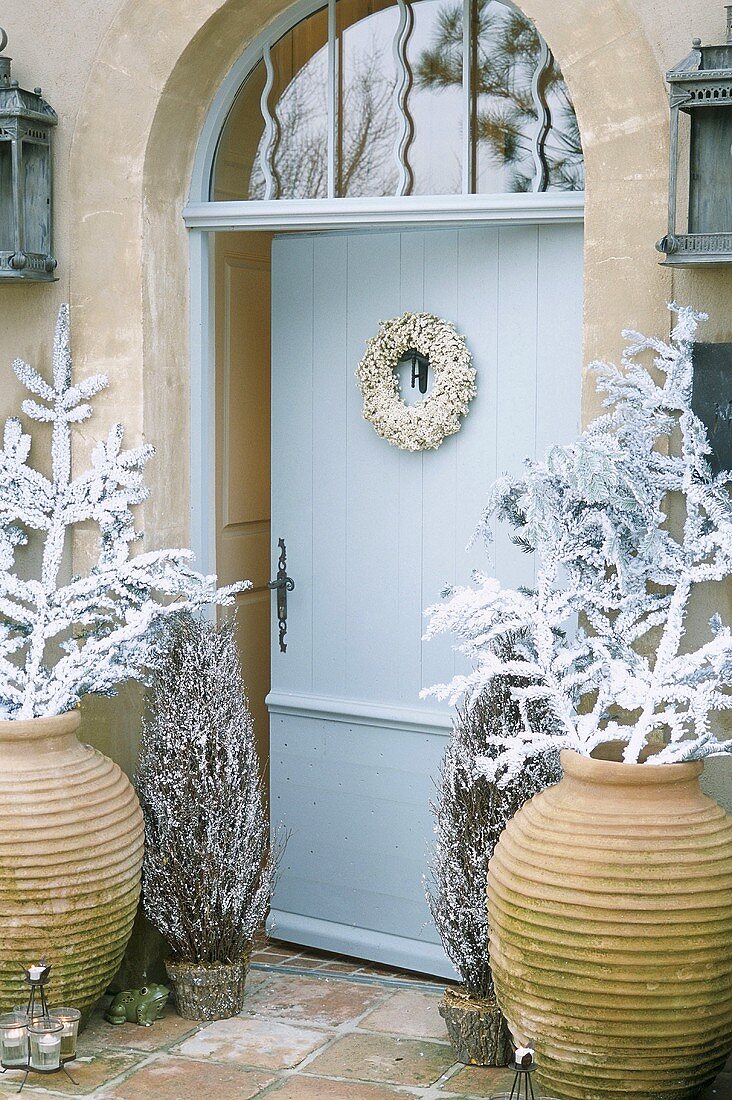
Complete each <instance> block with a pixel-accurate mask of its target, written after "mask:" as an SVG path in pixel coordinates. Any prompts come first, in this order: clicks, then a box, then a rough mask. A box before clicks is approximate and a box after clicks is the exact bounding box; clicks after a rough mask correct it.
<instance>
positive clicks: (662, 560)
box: [428, 306, 732, 782]
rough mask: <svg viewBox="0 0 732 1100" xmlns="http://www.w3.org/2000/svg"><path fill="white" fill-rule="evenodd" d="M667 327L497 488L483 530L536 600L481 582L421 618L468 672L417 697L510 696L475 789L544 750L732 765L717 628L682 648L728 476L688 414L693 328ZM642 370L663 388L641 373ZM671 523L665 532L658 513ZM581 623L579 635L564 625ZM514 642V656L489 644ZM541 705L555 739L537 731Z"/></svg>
mask: <svg viewBox="0 0 732 1100" xmlns="http://www.w3.org/2000/svg"><path fill="white" fill-rule="evenodd" d="M671 308H672V309H673V310H674V311H676V312H677V313H678V319H677V323H676V325H675V327H674V329H673V332H672V335H671V339H670V340H669V341H668V342H666V341H663V340H660V339H654V338H646V337H644V336H640V335H638V334H637V333H633V332H627V333H625V334H624V335H625V337H626V339H627V340H628V347H627V348H626V351H625V353H624V356H623V367H624V370H619V369H618V368H616V367H614V366H611V365H608V364H604V363H596V364H594V365H593V366H594V369H595V371H596V372H597V375H598V382H597V385H598V389H599V390H600V391H601V392H604V394H605V399H604V405H605V407H607V408H608V409H609V410H610V411H609V412H608V413H607V414H606V415H604V416H602V417H600V418H599V419H597V420H596V421H594V422H593V423H592V424H590V425H589V427H588V428H587V429H586V430H585V431H584V432H583V433H582V435H581V436H580V437H579V439H578V440H577V442H575V443H572V444H570V445H568V446H564V447H554V448H552V449H551V450H550V451H549V453H548V455H547V457H546V459H545V460H544V461H543V462H530V461H529V462H527V464H526V472H525V473H524V475H523V476H522V477H516V478H512V477H504V478H502V479H500V480H499V481H498V482H497V483H496V484H495V486H494V487H493V489H492V491H491V494H490V497H489V503H488V507H487V509H486V511H485V514H484V516H483V521H482V528H483V531H484V533H485V534H486V535H489V532H490V527H491V524H492V521H493V519H494V517H497V518H498V519H501V520H507V521H508V522H509V523H510V524H511V525H512V526H513V527H514V529H515V538H516V540H517V541H518V542H520V544H521V545H523V546H524V547H525V548H526V549H527V550H530V551H535V552H536V554H537V557H538V567H537V577H536V588H535V590H533V591H514V590H512V589H507V588H503V587H501V585H500V583H499V582H498V581H497V580H496V579H495V578H492V577H489V576H484V575H476V577H475V581H476V583H475V586H474V587H463V588H454V589H451V590H450V591H449V592H448V593H447V598H446V600H445V601H444V602H443V603H442V604H439V605H437V606H435V607H433V608H431V609H430V615H431V620H430V624H429V627H428V636H432V635H434V634H437V633H440V632H443V631H449V632H453V633H454V634H455V635H457V638H458V640H459V641H458V648H459V649H460V650H461V651H462V652H463V653H464V654H466V656H467V657H468V658H469V659H470V661H471V662H472V665H473V669H472V672H471V673H469V674H468V675H465V676H458V677H456V678H455V679H454V680H453V681H452V682H451V683H450V684H447V685H440V686H438V687H436V688H433V689H430V691H431V692H433V693H434V694H436V695H438V696H439V697H441V698H450V699H451V700H453V701H457V700H458V699H460V698H466V699H467V700H468V701H470V700H472V699H474V698H475V697H476V696H477V695H479V694H480V693H481V692H482V691H483V690H484V689H485V688H486V686H487V685H489V684H490V683H491V681H492V680H493V678H494V677H495V676H497V675H502V676H503V675H510V676H512V677H514V678H517V679H518V681H519V684H520V685H521V686H516V687H514V688H513V695H514V698H515V699H516V701H517V703H518V706H519V708H520V712H521V725H520V728H519V730H518V731H516V733H512V734H510V735H509V736H506V735H505V734H504V733H500V734H498V735H496V736H495V737H492V738H491V739H490V743H491V745H492V747H493V748H494V749H496V750H497V752H496V754H495V756H494V757H491V758H488V757H487V756H486V757H485V758H483V762H482V766H483V768H484V769H485V771H486V773H487V774H488V775H496V774H499V773H500V776H501V782H508V781H509V780H510V779H511V777H512V776H514V775H516V774H517V773H518V771H520V769H521V768H522V767H523V765H524V763H525V761H526V759H527V758H529V757H531V756H534V755H536V754H537V753H542V752H545V751H547V750H550V749H557V748H571V749H575V750H576V751H577V752H580V753H583V754H585V755H589V754H590V753H591V752H592V751H593V749H595V748H596V747H597V746H599V745H600V744H602V743H604V742H609V741H619V742H621V743H622V744H623V745H624V751H623V759H624V760H625V761H626V762H627V763H635V762H637V761H638V760H639V759H640V758H641V756H642V754H643V752H644V750H645V749H647V748H648V747H649V746H652V748H653V750H654V751H653V752H651V753H650V755H649V756H648V763H650V764H662V763H670V762H676V761H684V760H690V759H697V760H698V759H702V758H703V757H706V756H712V755H715V754H720V753H729V752H732V739H727V738H725V737H724V736H719V735H718V733H717V732H716V731H715V729H714V727H713V724H712V719H713V716H714V715H715V714H719V713H721V712H724V711H727V710H729V709H730V707H731V706H732V693H731V692H730V690H729V685H730V682H731V679H732V634H731V633H730V629H729V627H728V626H727V625H723V623H722V621H721V618H720V616H719V615H714V616H713V617H712V619H711V621H710V623H709V635H708V637H707V638H706V639H705V640H704V641H703V642H702V644H701V645H699V646H698V647H697V648H693V647H692V646H691V645H690V643H689V639H688V637H686V620H687V616H688V612H689V603H690V600H691V598H692V594H693V592H694V590H695V588H696V587H697V586H698V585H700V584H706V583H708V582H710V581H722V580H724V578H726V577H728V576H729V575H730V573H731V572H732V510H731V507H730V497H729V492H728V485H729V476H730V475H729V474H728V473H726V472H724V473H721V474H719V475H716V476H715V475H714V474H713V473H712V471H711V468H710V465H709V462H708V455H709V453H710V447H709V442H708V439H707V434H706V430H705V428H704V425H703V423H702V422H701V421H700V420H699V418H698V417H697V416H696V415H695V413H694V412H693V410H692V408H691V395H692V381H693V365H692V352H693V342H694V338H695V334H696V330H697V324H698V321H699V320H700V319H702V317H703V315H702V314H697V313H694V312H693V311H692V310H690V309H685V308H679V307H677V306H672V307H671ZM645 354H650V355H651V356H652V358H653V363H654V365H655V367H656V368H657V371H658V372H659V375H660V381H656V379H655V378H654V376H653V375H652V374H651V373H650V371H649V370H647V369H646V368H645V367H644V366H643V365H642V363H640V362H638V359H639V357H640V356H642V355H645ZM672 499H674V500H675V501H676V502H677V505H678V503H679V502H680V504H681V505H682V506H683V507H682V509H680V510H681V512H682V515H683V519H682V521H681V523H680V524H679V529H678V530H677V529H676V527H675V525H674V524H672V523H671V522H669V519H668V515H667V511H668V506H669V502H670V500H672ZM578 621H579V624H580V625H578V626H577V625H576V624H577V622H578ZM513 633H517V634H519V635H520V636H521V639H522V640H521V641H519V642H518V643H517V651H516V653H515V655H513V656H512V657H510V658H509V659H505V658H504V657H503V656H502V655H501V650H500V647H499V643H500V642H501V639H503V638H505V637H506V636H507V635H510V634H513ZM536 702H541V703H542V704H544V705H545V706H546V708H547V710H548V712H549V713H550V715H551V719H552V720H551V722H549V723H544V722H536V721H535V720H532V715H531V711H530V705H531V704H532V703H536Z"/></svg>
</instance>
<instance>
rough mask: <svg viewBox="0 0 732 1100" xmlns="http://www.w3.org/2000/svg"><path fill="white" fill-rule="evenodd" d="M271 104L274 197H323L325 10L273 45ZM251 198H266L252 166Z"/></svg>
mask: <svg viewBox="0 0 732 1100" xmlns="http://www.w3.org/2000/svg"><path fill="white" fill-rule="evenodd" d="M272 64H273V66H274V85H273V87H272V91H271V93H270V96H269V103H270V106H272V104H274V105H275V109H274V113H275V118H276V121H277V124H278V139H277V141H276V143H275V151H274V158H273V160H274V175H275V181H276V187H275V195H274V196H273V197H275V198H280V199H318V198H320V199H322V198H325V197H326V195H327V194H328V14H327V10H326V9H325V8H322V9H321V10H320V11H318V12H316V13H315V14H314V15H311V16H310V17H309V18H308V19H304V20H303V21H302V23H298V25H297V26H296V27H294V28H293V29H292V30H291V31H290V32H289V33H288V34H286V35H284V36H283V37H282V38H281V39H280V40H279V42H277V43H276V44H275V45H274V46H273V47H272ZM252 191H253V194H252V198H260V197H263V196H264V180H263V178H262V177H261V170H260V169H258V168H257V167H255V173H254V175H253V183H252Z"/></svg>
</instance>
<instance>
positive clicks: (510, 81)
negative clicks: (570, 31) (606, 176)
mask: <svg viewBox="0 0 732 1100" xmlns="http://www.w3.org/2000/svg"><path fill="white" fill-rule="evenodd" d="M476 7H477V33H478V38H477V43H476V58H475V65H474V70H475V71H474V74H473V80H474V88H475V94H476V96H477V109H476V139H477V144H478V150H479V151H480V147H481V145H482V146H483V147H484V148H485V150H486V151H487V152H488V155H489V156H490V159H491V160H492V161H493V163H494V164H496V165H498V166H501V167H505V168H507V169H508V170H509V171H510V187H511V190H513V191H528V190H530V188H531V185H532V181H533V177H534V166H533V161H532V154H531V133H532V130H533V128H534V126H535V124H536V111H535V108H534V104H533V101H532V98H531V79H532V77H533V74H534V71H535V69H536V66H537V62H538V59H539V51H540V43H539V35H538V33H537V31H536V28H535V27H534V25H533V24H532V23H531V22H530V21H529V20H528V19H527V18H526V17H525V16H524V15H522V14H521V13H520V12H517V11H515V10H513V9H510V8H507V7H505V6H503V5H502V4H495V3H493V2H492V0H477V5H476ZM415 77H416V81H417V83H418V84H420V85H421V86H422V87H424V88H430V89H433V90H439V89H442V88H452V87H454V86H455V85H461V84H462V80H463V12H462V4H459V5H454V6H453V5H451V6H449V7H445V8H443V9H442V10H441V11H440V13H439V15H438V17H437V22H436V29H435V37H434V40H433V44H432V46H431V48H430V49H429V50H425V51H424V52H423V54H422V56H421V57H420V59H419V62H418V64H417V67H416V71H415ZM544 88H545V96H546V102H547V104H548V106H549V108H550V111H551V118H552V127H551V130H550V131H549V135H548V137H547V140H546V143H545V147H544V155H545V158H546V163H547V168H548V171H549V187H550V188H551V189H554V190H559V191H581V190H583V188H584V163H583V158H582V144H581V141H580V132H579V126H578V125H577V118H576V115H575V112H574V107H573V106H572V101H571V99H570V98H569V92H568V90H567V86H566V84H565V83H564V80H563V78H562V74H561V72H560V71H559V68H558V67H557V65H556V63H554V61H552V65H551V68H550V70H549V71H548V73H547V74H546V80H545V85H544Z"/></svg>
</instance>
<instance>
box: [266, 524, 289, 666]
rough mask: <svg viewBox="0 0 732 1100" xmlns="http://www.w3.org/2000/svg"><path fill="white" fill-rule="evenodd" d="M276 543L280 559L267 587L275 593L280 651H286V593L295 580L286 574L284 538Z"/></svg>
mask: <svg viewBox="0 0 732 1100" xmlns="http://www.w3.org/2000/svg"><path fill="white" fill-rule="evenodd" d="M277 545H278V546H279V548H280V560H279V561H278V563H277V566H278V568H277V576H276V578H275V579H274V580H273V581H270V582H269V584H268V585H267V587H268V588H271V589H272V590H273V591H275V592H276V593H277V624H278V626H279V628H280V651H281V652H282V653H286V652H287V643H286V642H285V637H286V635H287V593H288V592H292V590H293V589H294V587H295V582H294V580H293V579H292V577H288V576H287V547H286V546H285V540H284V539H278V541H277Z"/></svg>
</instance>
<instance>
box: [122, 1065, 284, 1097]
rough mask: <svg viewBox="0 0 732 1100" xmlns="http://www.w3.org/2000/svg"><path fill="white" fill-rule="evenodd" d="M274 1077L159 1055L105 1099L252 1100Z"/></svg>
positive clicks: (260, 1071) (261, 1072)
mask: <svg viewBox="0 0 732 1100" xmlns="http://www.w3.org/2000/svg"><path fill="white" fill-rule="evenodd" d="M274 1080H275V1078H274V1077H273V1076H272V1075H271V1074H268V1073H266V1072H265V1071H263V1070H247V1069H239V1068H238V1067H236V1066H222V1065H217V1064H216V1063H215V1062H194V1061H191V1060H190V1059H188V1058H171V1057H169V1056H167V1055H161V1056H160V1058H156V1060H155V1061H154V1062H150V1063H149V1064H148V1065H146V1066H143V1067H142V1068H141V1069H138V1070H137V1071H136V1072H135V1073H133V1074H132V1076H131V1077H128V1078H127V1079H126V1080H125V1081H122V1082H121V1083H120V1084H119V1085H117V1086H116V1087H115V1088H113V1089H111V1090H110V1091H109V1092H105V1096H108V1097H110V1100H111V1098H112V1097H114V1098H115V1100H147V1098H148V1097H150V1098H151V1100H191V1097H199V1098H200V1100H213V1098H215V1100H251V1098H252V1097H254V1096H257V1095H258V1094H259V1093H260V1092H261V1090H262V1089H264V1088H266V1087H267V1085H269V1084H271V1083H272V1081H274Z"/></svg>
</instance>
